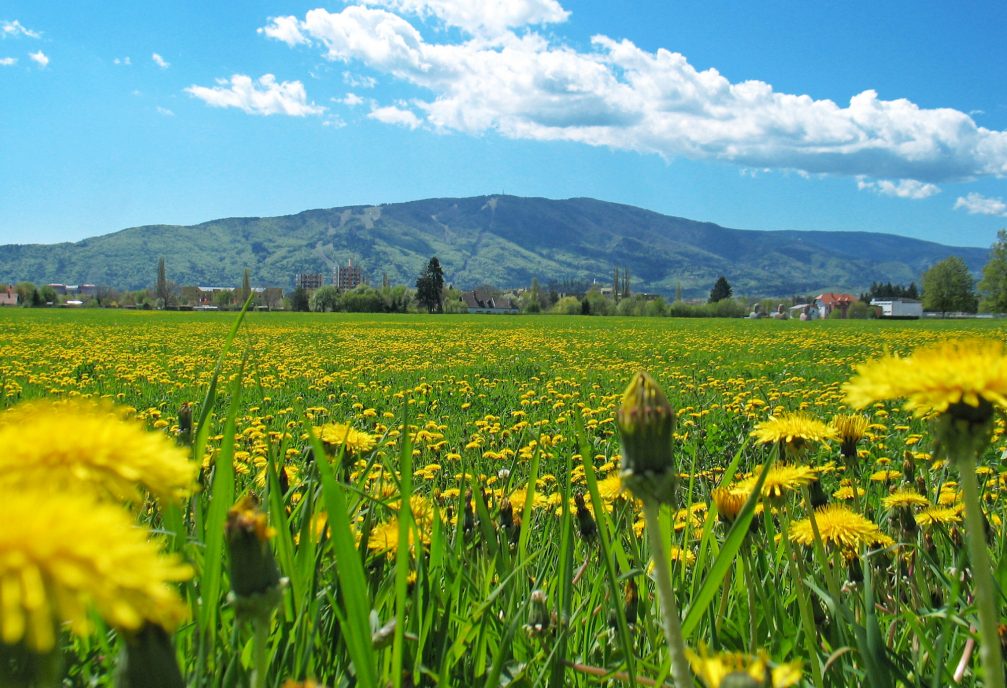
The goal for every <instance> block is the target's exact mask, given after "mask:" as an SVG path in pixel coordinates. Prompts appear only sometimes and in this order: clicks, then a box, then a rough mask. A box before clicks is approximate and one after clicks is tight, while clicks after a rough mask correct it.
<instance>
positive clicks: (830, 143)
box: [263, 0, 1007, 197]
mask: <svg viewBox="0 0 1007 688" xmlns="http://www.w3.org/2000/svg"><path fill="white" fill-rule="evenodd" d="M368 1H369V2H370V4H369V5H351V6H348V7H345V8H344V9H342V10H341V11H339V12H330V11H328V10H326V9H321V8H319V9H313V10H310V11H308V12H307V13H306V14H305V15H304V17H303V18H300V19H298V18H296V17H279V18H273V19H272V20H270V24H269V25H268V26H267V27H265V28H264V29H263V33H265V34H266V35H268V36H270V37H274V38H276V39H277V40H282V41H284V42H286V43H288V44H299V43H310V44H311V45H314V46H316V47H317V48H318V49H320V50H321V51H322V54H323V55H324V57H325V58H326V59H328V60H330V61H332V62H340V63H345V64H347V65H355V66H363V67H364V68H366V69H367V70H369V71H372V72H375V73H377V74H380V75H385V76H387V77H389V78H390V79H392V80H397V81H399V82H403V83H406V84H409V85H411V86H413V87H417V88H419V89H421V90H423V91H425V92H427V93H428V94H429V95H428V97H426V98H425V99H424V100H421V101H416V102H415V103H414V110H415V111H414V112H413V114H414V115H415V116H417V117H418V118H421V120H422V123H423V124H425V125H427V126H430V127H432V128H434V129H437V130H442V131H457V132H463V133H469V134H480V133H483V132H487V131H496V132H498V133H500V134H501V135H503V136H507V137H512V138H516V139H532V140H562V141H573V142H579V143H584V144H587V145H592V146H605V147H609V148H613V149H619V150H630V151H637V152H641V153H647V154H656V155H660V156H663V157H665V158H674V157H678V156H684V157H689V158H693V159H716V160H724V161H729V162H732V163H735V164H738V165H739V166H742V167H746V168H752V169H764V168H768V169H774V170H796V171H799V172H803V173H809V174H818V173H826V174H838V175H848V176H853V177H860V176H862V177H865V178H870V179H894V180H899V181H896V182H889V184H890V185H891V186H888V185H882V184H881V183H880V182H877V183H876V184H877V186H876V187H872V188H874V189H875V190H876V191H878V192H879V193H892V194H895V195H902V196H904V197H912V196H913V195H914V194H915V195H920V194H933V193H936V187H935V186H934V185H936V184H937V183H940V182H944V181H950V180H962V179H968V178H973V177H977V176H986V175H1004V174H1007V132H1004V131H996V130H990V129H987V128H984V127H980V126H978V125H977V124H976V122H975V121H974V120H973V119H972V118H971V117H970V116H969V115H967V114H965V113H963V112H960V111H958V110H953V109H950V108H922V107H920V106H918V105H917V104H915V103H913V102H911V101H909V100H906V99H895V100H885V99H883V98H882V97H880V96H879V94H878V93H876V92H875V91H873V90H868V91H864V92H863V93H859V94H856V95H854V96H853V97H851V98H850V99H849V102H848V103H845V104H840V103H836V102H834V101H832V100H827V99H815V98H813V97H811V96H810V95H804V94H791V93H782V92H779V91H777V90H776V89H774V88H773V86H772V85H771V84H769V83H766V82H763V81H744V82H737V83H734V82H731V81H729V80H728V79H727V78H725V77H724V76H723V75H722V74H720V73H719V72H718V71H717V70H716V69H706V70H698V69H696V68H695V67H693V66H692V65H691V64H690V63H689V61H688V60H687V59H686V57H685V56H684V55H682V54H680V53H676V52H671V51H669V50H665V49H658V50H657V51H654V52H651V51H648V50H644V49H641V48H639V47H637V46H636V45H635V44H634V43H632V42H631V41H628V40H621V41H617V40H613V39H611V38H608V37H606V36H595V37H594V38H593V39H592V44H591V48H590V49H589V50H574V49H572V48H570V47H567V46H565V45H559V44H555V43H554V42H552V41H551V40H550V39H549V38H547V37H546V36H544V35H542V34H540V33H537V32H535V31H533V30H530V29H529V28H528V26H529V25H532V24H536V23H543V22H546V21H561V20H562V19H563V18H565V11H563V10H562V8H561V7H559V5H557V4H556V3H555V2H552V1H548V2H547V1H545V0H539V1H535V0H525V1H523V2H515V3H508V2H503V0H501V1H500V2H499V3H496V2H494V1H492V0H484V2H482V3H470V2H465V1H464V0H457V1H455V0H368ZM375 5H380V6H375ZM476 6H478V7H479V8H481V11H482V14H481V15H480V17H481V18H477V17H476V16H475V15H474V14H473V15H472V16H471V17H470V16H468V15H467V14H466V13H467V12H469V11H470V9H471V8H472V7H476ZM392 10H394V11H392ZM471 11H473V12H474V10H471ZM407 13H408V14H409V15H415V16H416V17H419V18H420V19H422V18H424V17H426V16H433V17H435V18H437V19H439V20H441V21H442V22H444V23H445V24H450V25H451V26H454V27H457V28H459V29H461V30H462V31H463V33H467V34H468V37H467V38H464V40H453V41H452V40H449V39H444V40H442V41H440V42H433V41H430V40H427V39H426V38H424V36H423V34H422V33H421V32H420V28H422V24H421V23H420V22H418V21H417V22H415V23H414V22H411V21H410V20H409V19H407V16H408V15H407ZM403 15H406V16H403ZM561 15H562V16H561ZM418 27H419V28H418ZM518 28H523V29H524V30H522V31H517V30H516V29H518ZM505 29H507V30H505ZM435 35H437V36H445V35H450V34H445V33H437V34H435ZM907 180H908V181H915V182H918V183H919V186H915V187H914V186H913V185H912V184H909V183H908V182H907ZM927 185H930V186H927Z"/></svg>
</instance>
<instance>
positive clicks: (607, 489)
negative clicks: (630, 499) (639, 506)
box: [598, 473, 626, 505]
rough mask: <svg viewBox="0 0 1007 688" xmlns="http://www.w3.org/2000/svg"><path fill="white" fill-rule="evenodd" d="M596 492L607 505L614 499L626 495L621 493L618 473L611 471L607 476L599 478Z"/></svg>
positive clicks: (620, 479) (620, 481)
mask: <svg viewBox="0 0 1007 688" xmlns="http://www.w3.org/2000/svg"><path fill="white" fill-rule="evenodd" d="M598 494H599V495H600V496H601V501H603V502H605V504H608V505H611V504H612V502H614V501H615V500H617V499H620V498H622V497H624V496H626V495H623V492H622V478H621V477H620V475H619V473H612V474H611V475H609V476H608V477H607V478H602V479H601V480H599V481H598Z"/></svg>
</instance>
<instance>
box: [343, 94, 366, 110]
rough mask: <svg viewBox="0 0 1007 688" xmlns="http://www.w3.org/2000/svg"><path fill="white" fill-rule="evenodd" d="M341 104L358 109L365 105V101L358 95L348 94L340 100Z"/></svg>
mask: <svg viewBox="0 0 1007 688" xmlns="http://www.w3.org/2000/svg"><path fill="white" fill-rule="evenodd" d="M338 102H340V103H342V104H343V105H348V106H349V107H356V106H358V105H362V104H363V103H364V99H363V98H361V97H360V96H358V95H357V94H356V93H347V94H346V96H345V97H344V98H341V99H339V101H338Z"/></svg>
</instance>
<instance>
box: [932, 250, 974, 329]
mask: <svg viewBox="0 0 1007 688" xmlns="http://www.w3.org/2000/svg"><path fill="white" fill-rule="evenodd" d="M977 305H978V304H977V300H976V294H975V280H974V279H973V278H972V273H970V272H969V268H968V266H967V265H965V261H964V260H962V259H961V258H959V257H958V256H951V257H949V258H945V259H944V260H942V261H941V262H939V263H936V264H934V265H933V266H932V267H931V268H930V269H929V270H927V271H926V272H924V273H923V309H924V310H928V311H939V312H940V313H941V315H946V314H947V313H950V312H953V311H962V312H965V313H975V312H976V307H977Z"/></svg>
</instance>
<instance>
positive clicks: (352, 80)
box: [343, 72, 378, 88]
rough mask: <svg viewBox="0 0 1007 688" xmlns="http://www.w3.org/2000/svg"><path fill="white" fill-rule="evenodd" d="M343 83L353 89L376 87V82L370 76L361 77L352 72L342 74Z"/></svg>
mask: <svg viewBox="0 0 1007 688" xmlns="http://www.w3.org/2000/svg"><path fill="white" fill-rule="evenodd" d="M343 82H344V83H345V84H346V85H347V86H353V87H354V88H374V87H375V86H377V85H378V80H377V79H375V78H374V77H372V76H361V75H359V74H353V73H352V72H343Z"/></svg>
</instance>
